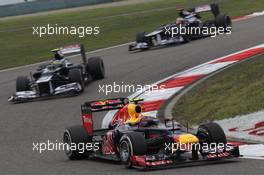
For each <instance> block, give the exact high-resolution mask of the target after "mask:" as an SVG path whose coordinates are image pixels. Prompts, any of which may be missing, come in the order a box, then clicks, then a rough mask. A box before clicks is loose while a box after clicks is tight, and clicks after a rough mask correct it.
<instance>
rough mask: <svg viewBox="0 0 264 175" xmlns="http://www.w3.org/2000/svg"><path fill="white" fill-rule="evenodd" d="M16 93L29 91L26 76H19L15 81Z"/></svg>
mask: <svg viewBox="0 0 264 175" xmlns="http://www.w3.org/2000/svg"><path fill="white" fill-rule="evenodd" d="M16 91H17V92H20V91H30V81H29V79H28V78H27V77H26V76H19V77H17V79H16Z"/></svg>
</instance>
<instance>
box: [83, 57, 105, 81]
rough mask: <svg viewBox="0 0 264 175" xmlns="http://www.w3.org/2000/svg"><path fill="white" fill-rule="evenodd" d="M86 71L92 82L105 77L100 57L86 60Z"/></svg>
mask: <svg viewBox="0 0 264 175" xmlns="http://www.w3.org/2000/svg"><path fill="white" fill-rule="evenodd" d="M87 66H88V71H89V73H90V74H91V75H92V77H93V79H94V80H98V79H102V78H104V77H105V68H104V62H103V60H102V58H101V57H91V58H89V59H88V65H87Z"/></svg>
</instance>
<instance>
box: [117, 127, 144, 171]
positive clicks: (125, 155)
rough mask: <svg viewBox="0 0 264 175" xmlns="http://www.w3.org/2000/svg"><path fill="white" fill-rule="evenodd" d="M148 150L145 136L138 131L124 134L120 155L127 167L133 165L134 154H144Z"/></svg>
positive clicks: (120, 143) (121, 140) (120, 144)
mask: <svg viewBox="0 0 264 175" xmlns="http://www.w3.org/2000/svg"><path fill="white" fill-rule="evenodd" d="M146 152H147V144H146V141H145V137H144V136H143V135H142V134H140V133H138V132H130V133H126V134H124V135H123V136H122V137H121V139H120V142H119V156H120V160H121V162H122V163H123V164H124V165H125V167H126V168H131V167H132V159H131V158H132V156H143V155H145V154H146Z"/></svg>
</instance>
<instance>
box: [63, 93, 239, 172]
mask: <svg viewBox="0 0 264 175" xmlns="http://www.w3.org/2000/svg"><path fill="white" fill-rule="evenodd" d="M141 101H142V99H127V98H115V99H108V100H103V101H90V102H86V103H84V104H83V105H82V106H81V110H82V117H81V118H82V122H83V125H80V126H72V127H68V128H66V130H65V132H64V134H63V142H64V145H66V146H65V153H66V155H67V156H68V158H69V159H70V160H78V159H85V158H94V157H95V158H102V159H108V160H112V161H118V162H121V163H123V164H124V165H125V167H127V168H131V167H135V168H139V169H145V170H148V169H153V168H162V167H174V166H177V165H179V164H184V163H192V162H193V163H199V162H202V161H209V160H222V159H227V158H235V157H239V156H240V154H239V148H238V147H237V146H235V145H231V144H228V143H227V140H226V136H225V133H224V132H223V130H222V128H221V127H220V126H219V125H218V124H216V123H206V124H202V125H200V126H199V128H198V130H197V133H195V134H192V133H189V132H187V131H186V130H185V129H184V128H183V127H182V126H181V125H180V124H178V123H176V122H174V121H173V120H165V121H164V123H161V122H160V121H159V120H158V119H157V118H154V117H150V116H144V115H143V113H142V110H143V109H144V105H143V103H142V102H141ZM142 107H143V108H142ZM116 109H118V113H116V115H115V117H114V119H113V120H112V122H111V124H110V125H109V128H105V129H94V127H93V125H94V123H93V113H95V112H99V111H109V110H116ZM82 148H84V149H82Z"/></svg>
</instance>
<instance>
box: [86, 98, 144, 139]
mask: <svg viewBox="0 0 264 175" xmlns="http://www.w3.org/2000/svg"><path fill="white" fill-rule="evenodd" d="M140 101H143V99H142V98H134V99H129V98H112V99H107V100H98V101H89V102H85V103H84V104H83V105H82V106H81V111H82V121H83V126H84V128H85V129H86V131H87V133H88V134H90V135H92V134H93V131H94V129H93V128H94V127H93V115H92V113H93V112H99V111H109V110H115V109H122V108H123V107H124V106H125V105H127V104H128V103H135V104H137V103H138V102H140Z"/></svg>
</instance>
